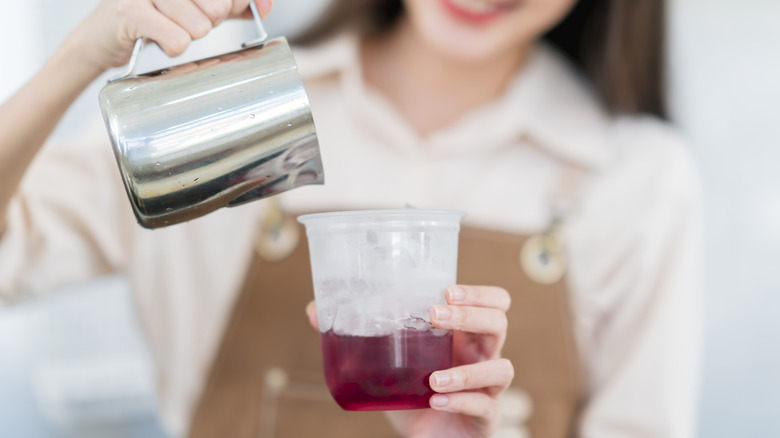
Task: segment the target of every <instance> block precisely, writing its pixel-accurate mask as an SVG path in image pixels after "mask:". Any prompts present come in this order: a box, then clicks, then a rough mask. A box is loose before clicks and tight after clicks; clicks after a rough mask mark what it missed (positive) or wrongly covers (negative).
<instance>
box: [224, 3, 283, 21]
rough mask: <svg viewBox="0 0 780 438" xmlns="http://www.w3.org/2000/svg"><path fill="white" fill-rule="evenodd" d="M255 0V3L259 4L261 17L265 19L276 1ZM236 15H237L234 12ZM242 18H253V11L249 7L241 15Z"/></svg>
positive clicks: (258, 11)
mask: <svg viewBox="0 0 780 438" xmlns="http://www.w3.org/2000/svg"><path fill="white" fill-rule="evenodd" d="M253 1H254V2H255V5H257V13H258V14H260V18H261V19H265V17H266V16H267V15H268V14H269V13H271V10H272V9H273V8H274V2H273V0H253ZM233 16H234V17H235V16H236V15H235V14H233ZM239 16H240V17H241V18H252V11H251V10H249V8H247V9H244V11H243V12H242V13H241V14H240V15H239Z"/></svg>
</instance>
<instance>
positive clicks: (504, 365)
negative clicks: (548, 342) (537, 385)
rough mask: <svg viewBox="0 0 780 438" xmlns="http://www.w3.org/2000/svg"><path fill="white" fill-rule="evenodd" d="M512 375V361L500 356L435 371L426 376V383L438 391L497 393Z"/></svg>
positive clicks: (513, 374)
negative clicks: (485, 391) (475, 390)
mask: <svg viewBox="0 0 780 438" xmlns="http://www.w3.org/2000/svg"><path fill="white" fill-rule="evenodd" d="M514 377H515V369H514V366H512V362H511V361H509V359H504V358H501V359H494V360H487V361H484V362H479V363H475V364H470V365H463V366H459V367H454V368H450V369H448V370H441V371H436V372H434V373H433V374H431V377H430V378H428V383H429V384H430V385H431V389H433V390H434V391H436V392H440V393H452V392H459V391H468V390H472V389H483V390H487V391H488V392H489V393H499V392H501V391H503V390H504V389H506V388H508V387H509V385H510V384H511V383H512V379H514Z"/></svg>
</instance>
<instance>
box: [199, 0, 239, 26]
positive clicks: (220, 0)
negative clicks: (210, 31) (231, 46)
mask: <svg viewBox="0 0 780 438" xmlns="http://www.w3.org/2000/svg"><path fill="white" fill-rule="evenodd" d="M194 1H195V5H197V7H198V8H199V9H200V10H201V11H203V13H204V14H205V15H206V16H207V17H208V18H209V20H211V24H212V25H217V24H218V23H221V22H222V21H223V20H224V19H226V18H227V17H228V16H229V15H230V12H231V11H232V10H233V2H232V1H231V0H194Z"/></svg>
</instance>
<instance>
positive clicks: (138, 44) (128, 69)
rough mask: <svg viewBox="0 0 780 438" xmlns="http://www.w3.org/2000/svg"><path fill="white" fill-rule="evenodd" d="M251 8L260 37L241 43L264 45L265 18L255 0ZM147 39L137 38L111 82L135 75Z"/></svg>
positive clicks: (265, 34) (249, 45)
mask: <svg viewBox="0 0 780 438" xmlns="http://www.w3.org/2000/svg"><path fill="white" fill-rule="evenodd" d="M249 9H251V10H252V17H253V18H254V22H255V25H256V26H257V32H258V37H257V38H256V39H253V40H251V41H247V42H245V43H243V44H241V47H244V48H246V47H254V46H259V45H262V44H263V43H264V42H265V40H267V39H268V32H266V30H265V26H263V20H261V19H260V13H259V12H258V11H257V5H255V1H254V0H252V1H250V2H249ZM147 41H148V38H138V39H137V40H135V46H133V53H132V54H131V55H130V61H128V63H127V65H126V66H125V69H124V70H123V71H122V73H120V74H119V75H117V76H115V77H113V78H110V79H109V80H108V83H109V84H110V83H111V82H115V81H118V80H120V79H125V78H129V77H131V76H135V63H136V61H138V54H139V53H141V49H142V48H143V47H144V45H145V44H146V42H147Z"/></svg>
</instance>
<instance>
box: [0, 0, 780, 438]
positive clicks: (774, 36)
mask: <svg viewBox="0 0 780 438" xmlns="http://www.w3.org/2000/svg"><path fill="white" fill-rule="evenodd" d="M326 1H327V0H306V1H304V0H279V1H277V3H278V4H277V6H276V9H275V11H274V13H273V14H272V15H271V16H270V17H269V18H268V20H267V22H266V24H267V26H268V28H269V31H270V33H271V34H272V35H278V34H287V35H291V34H294V33H295V32H296V31H298V30H299V29H301V28H302V27H304V26H305V25H306V24H307V23H308V22H309V21H310V20H311V19H312V18H313V17H315V16H316V15H317V14H318V13H319V12H320V11H321V10H322V8H323V7H324V5H325V3H326ZM669 2H670V6H671V7H670V28H669V33H670V41H671V44H670V45H671V47H670V49H671V53H670V60H671V70H670V79H671V87H670V97H671V102H672V113H673V118H674V120H675V122H676V123H677V124H678V125H679V126H680V128H681V129H682V130H683V132H684V133H685V134H686V135H687V136H688V138H689V139H690V144H691V147H692V150H693V152H694V155H695V156H696V158H697V160H698V164H699V168H700V171H701V179H702V182H703V185H704V190H705V194H704V195H705V287H706V335H707V341H706V351H705V357H704V369H703V381H702V386H701V404H700V406H701V409H700V415H699V436H701V437H707V438H710V437H718V438H719V437H735V436H745V437H778V436H780V375H778V370H780V268H778V264H780V172H778V171H777V169H776V168H777V166H778V165H779V164H780V111H778V110H777V102H780V26H778V24H779V23H780V2H779V1H777V0H669ZM97 3H98V0H70V1H68V2H61V1H60V2H55V1H53V0H27V1H21V2H19V1H14V2H5V4H4V5H3V14H1V15H0V41H1V43H0V54H1V55H2V57H3V62H2V63H0V101H2V100H5V99H6V98H7V97H8V96H10V94H11V93H13V91H14V90H15V89H17V88H18V87H19V86H21V85H22V84H23V83H24V82H25V81H26V80H27V79H28V78H29V77H30V76H31V75H32V74H33V73H34V72H35V71H36V70H37V68H38V67H40V65H41V64H42V63H43V62H44V61H45V59H46V58H47V57H48V56H49V55H51V53H52V52H53V51H54V50H56V48H57V46H58V44H59V43H60V41H62V39H63V38H64V37H65V35H66V34H67V33H68V32H69V30H70V29H72V28H73V27H74V26H75V25H76V24H77V23H78V22H79V21H80V19H81V18H82V17H84V16H85V15H86V14H87V13H88V12H89V11H90V10H91V9H92V8H93V7H94V6H95V5H96V4H97ZM253 31H254V29H253V28H252V24H251V22H232V23H226V24H223V25H221V26H220V27H219V28H218V29H216V30H215V31H214V33H213V34H212V35H209V36H208V37H207V38H206V40H204V41H201V42H196V43H195V44H193V46H192V47H191V49H190V50H188V52H187V53H185V54H184V55H182V57H181V58H182V59H177V60H175V61H173V62H176V63H179V62H184V61H186V60H191V59H196V58H199V57H203V56H207V55H213V54H218V53H222V52H227V51H232V50H235V49H237V48H238V46H239V44H240V42H242V41H244V40H247V39H250V38H252V36H253V35H254V32H253ZM169 62H171V61H169V60H167V59H166V58H165V56H164V55H162V54H161V53H160V52H159V51H157V50H156V48H154V47H153V48H150V49H148V50H146V51H145V52H144V53H143V55H142V56H141V62H140V70H145V69H153V68H158V67H162V66H164V65H166V63H169ZM109 74H110V73H109ZM107 76H108V75H106V77H107ZM52 79H53V80H56V78H52ZM104 82H105V77H104V78H101V79H100V80H98V81H96V82H95V84H93V85H92V86H91V87H90V89H88V90H87V91H86V92H85V93H84V95H83V96H82V97H81V98H80V99H79V101H78V102H77V103H76V105H74V106H73V107H72V108H71V110H70V111H69V113H68V114H67V116H66V118H65V120H64V122H63V123H62V124H61V126H60V127H59V128H58V129H57V131H56V133H55V135H56V136H57V137H59V138H60V139H62V140H65V142H67V140H68V138H71V137H73V136H75V135H76V134H78V133H79V130H81V129H84V127H85V126H88V125H89V124H90V123H94V120H95V118H98V119H99V118H100V111H99V108H98V105H97V92H98V90H99V89H100V87H101V86H102V84H103V83H104ZM106 147H108V143H107V145H106ZM154 378H155V377H154V370H153V366H152V364H151V358H150V356H149V353H148V351H147V349H146V346H145V345H144V342H143V339H142V337H141V335H140V333H139V329H138V326H137V321H136V320H135V316H134V313H133V304H132V299H131V296H130V291H129V289H128V287H127V284H126V283H125V281H124V280H123V279H122V278H121V276H117V277H109V278H103V279H99V280H96V281H94V282H91V283H89V284H85V285H81V286H79V287H76V288H70V289H67V290H62V291H53V292H52V294H51V295H50V296H47V297H44V298H42V299H40V300H36V301H31V302H27V303H24V304H22V305H20V306H16V307H13V308H8V309H2V308H0V430H2V435H3V436H9V437H31V438H37V437H47V438H48V437H52V438H55V437H56V438H60V437H93V436H94V437H151V438H155V437H161V438H162V437H166V434H165V433H164V432H163V431H162V430H161V428H160V425H159V422H158V420H157V417H156V414H155V409H156V407H155V400H154Z"/></svg>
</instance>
